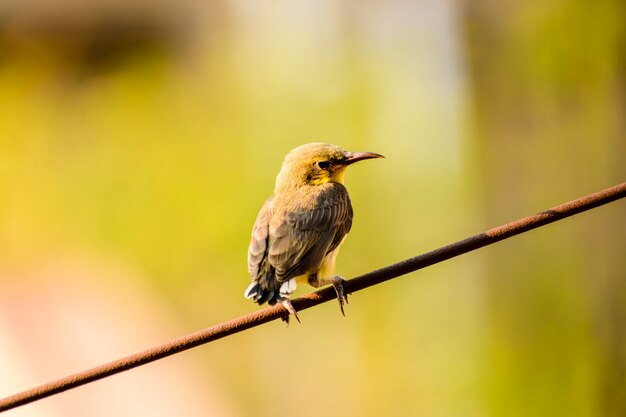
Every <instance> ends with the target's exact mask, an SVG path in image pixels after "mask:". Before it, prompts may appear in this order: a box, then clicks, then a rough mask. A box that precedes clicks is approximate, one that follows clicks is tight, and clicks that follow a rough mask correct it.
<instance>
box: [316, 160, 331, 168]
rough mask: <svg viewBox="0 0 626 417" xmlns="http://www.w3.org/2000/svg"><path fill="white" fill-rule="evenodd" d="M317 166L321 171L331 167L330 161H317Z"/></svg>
mask: <svg viewBox="0 0 626 417" xmlns="http://www.w3.org/2000/svg"><path fill="white" fill-rule="evenodd" d="M316 165H317V167H318V168H319V169H328V168H329V167H330V161H317V163H316Z"/></svg>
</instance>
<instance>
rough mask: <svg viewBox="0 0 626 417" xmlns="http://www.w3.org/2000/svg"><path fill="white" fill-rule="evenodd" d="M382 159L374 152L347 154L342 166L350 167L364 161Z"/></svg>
mask: <svg viewBox="0 0 626 417" xmlns="http://www.w3.org/2000/svg"><path fill="white" fill-rule="evenodd" d="M372 158H384V156H382V155H381V154H378V153H374V152H348V155H347V158H346V159H345V160H344V161H343V165H346V166H347V165H350V164H353V163H355V162H359V161H362V160H364V159H372Z"/></svg>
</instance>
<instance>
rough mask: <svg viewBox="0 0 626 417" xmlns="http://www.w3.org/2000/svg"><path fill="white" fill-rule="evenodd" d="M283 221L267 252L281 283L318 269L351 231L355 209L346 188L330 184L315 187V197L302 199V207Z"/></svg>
mask: <svg viewBox="0 0 626 417" xmlns="http://www.w3.org/2000/svg"><path fill="white" fill-rule="evenodd" d="M282 217H283V219H282V221H281V222H280V224H278V225H277V226H276V227H275V229H274V230H273V231H271V232H270V239H269V250H268V260H269V263H270V265H271V266H272V267H274V268H275V270H276V279H277V280H278V281H279V282H284V281H287V280H289V279H291V278H294V277H297V276H299V275H304V274H307V273H313V272H315V271H316V270H317V269H318V268H319V266H320V265H321V263H322V261H323V259H324V256H326V254H327V253H329V252H331V251H333V250H334V249H335V248H336V247H337V246H338V245H339V244H340V243H341V241H342V240H343V238H344V236H345V235H346V234H347V233H348V232H349V231H350V228H351V226H352V206H351V203H350V198H349V197H348V192H347V191H346V189H345V187H344V186H343V185H341V184H337V183H329V184H325V185H324V186H318V187H315V193H313V194H312V193H309V194H308V195H306V196H303V201H302V202H301V204H299V205H298V206H296V207H295V208H294V209H293V210H290V211H288V212H286V213H284V216H282ZM270 229H271V227H270Z"/></svg>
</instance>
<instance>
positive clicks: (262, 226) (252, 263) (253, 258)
mask: <svg viewBox="0 0 626 417" xmlns="http://www.w3.org/2000/svg"><path fill="white" fill-rule="evenodd" d="M272 203H273V197H270V198H269V199H268V200H267V201H266V202H265V204H263V207H262V208H261V210H260V211H259V214H258V216H257V218H256V221H255V222H254V227H253V228H252V237H251V238H250V247H249V248H248V272H249V273H250V276H251V278H252V281H258V280H259V278H260V276H259V275H261V271H262V270H263V269H266V267H265V265H264V264H266V263H267V262H266V257H267V249H268V238H269V223H270V219H271V216H272V206H273V204H272Z"/></svg>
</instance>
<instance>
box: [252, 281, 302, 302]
mask: <svg viewBox="0 0 626 417" xmlns="http://www.w3.org/2000/svg"><path fill="white" fill-rule="evenodd" d="M295 289H296V280H295V279H290V280H289V281H286V282H283V283H282V284H280V285H279V287H278V288H276V289H273V288H264V287H263V286H262V285H261V284H260V283H259V282H256V281H253V282H252V283H251V284H250V285H249V286H248V288H247V289H246V291H245V292H244V293H243V296H244V297H246V298H252V300H254V302H255V303H257V304H259V305H261V304H264V303H268V304H269V305H271V306H273V305H274V304H276V303H278V302H281V301H283V300H285V299H287V298H289V296H290V295H291V293H292V292H293V291H294V290H295Z"/></svg>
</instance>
